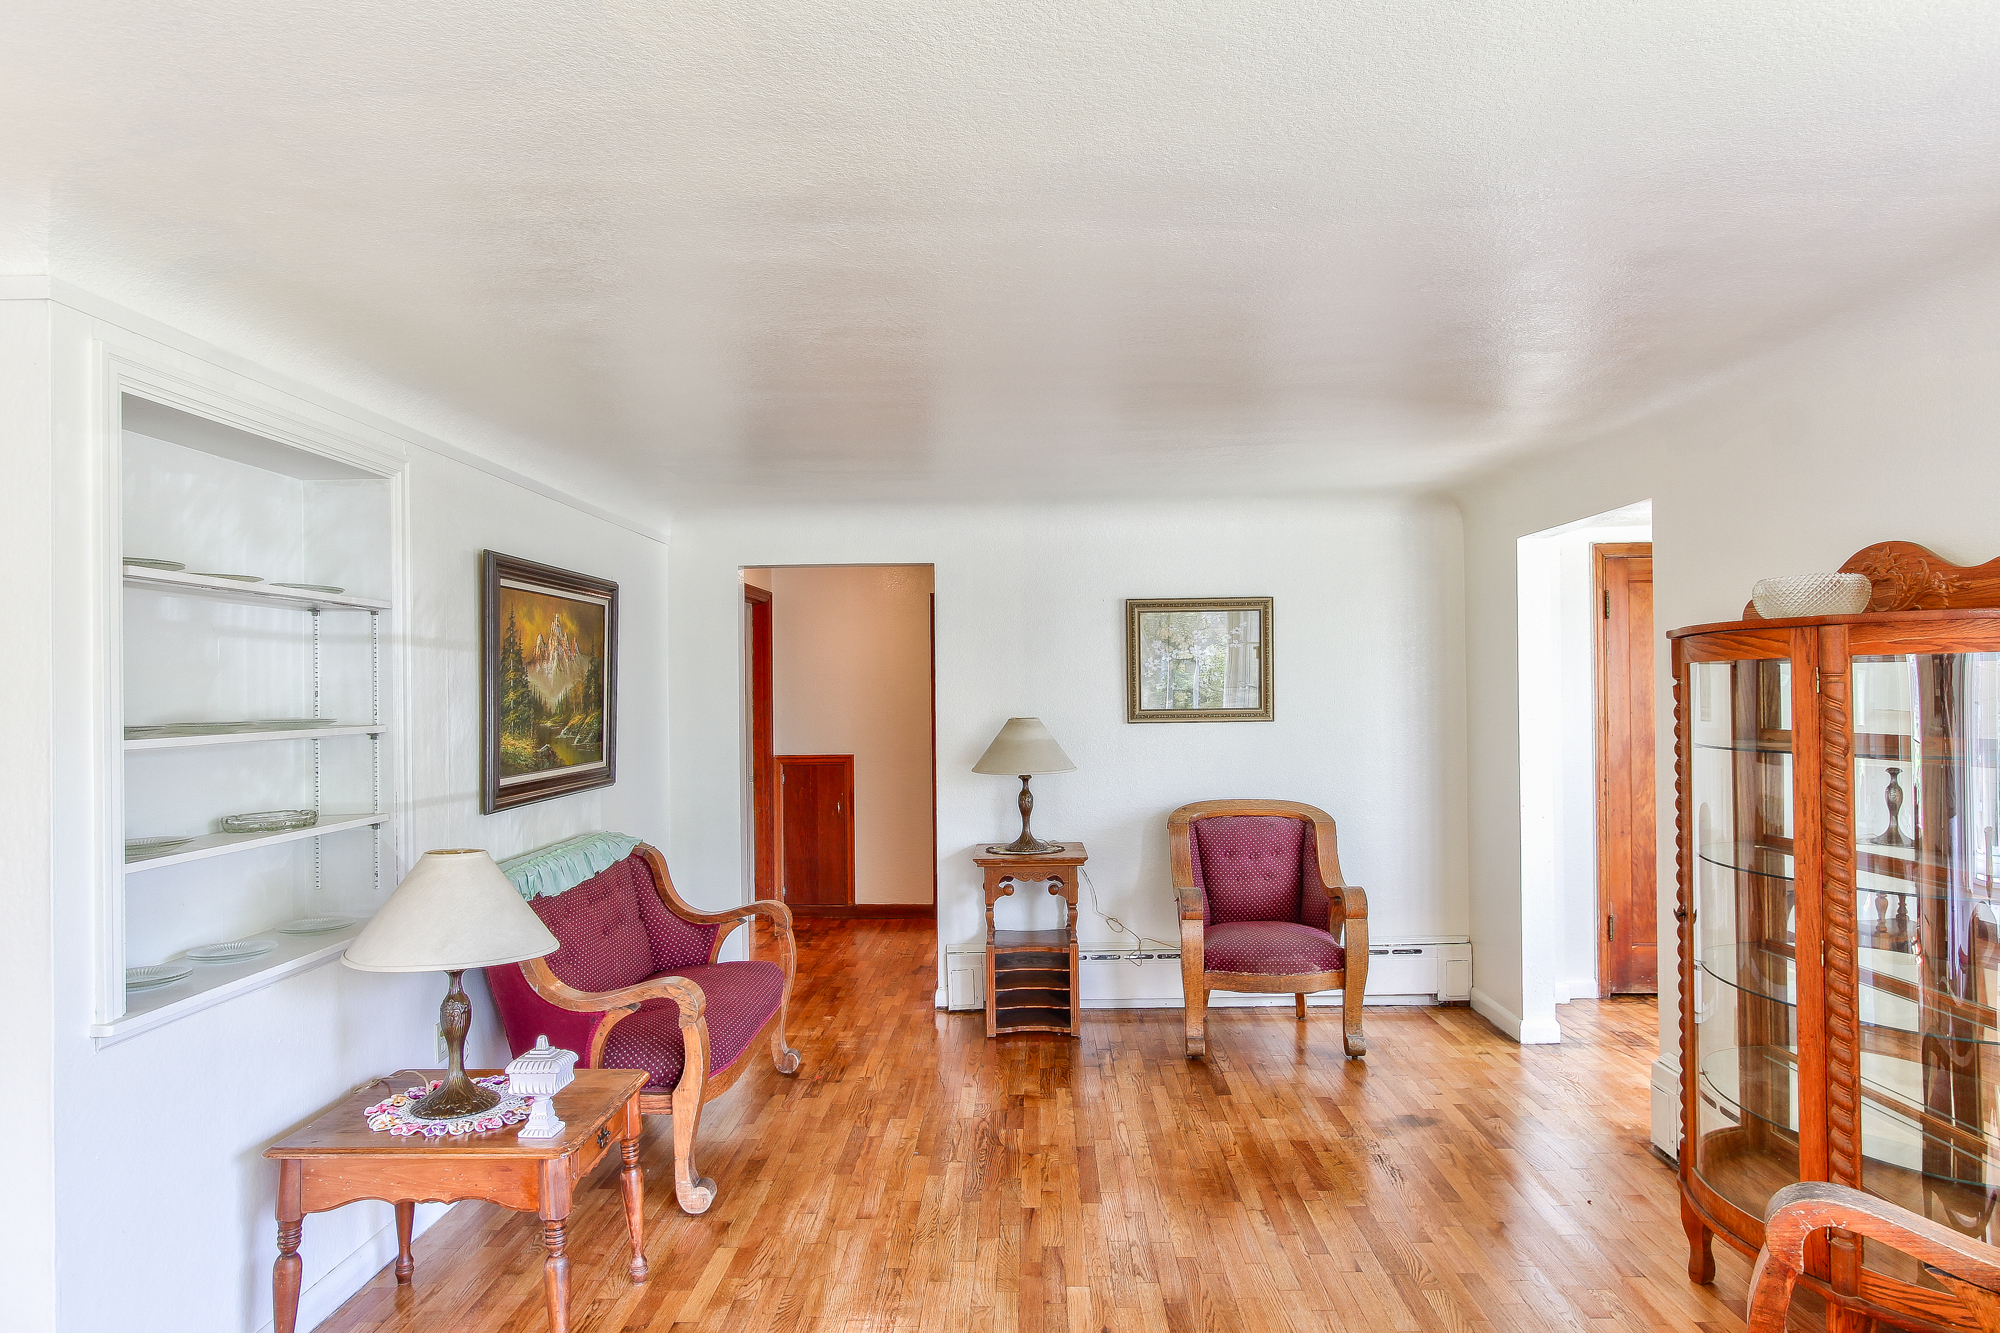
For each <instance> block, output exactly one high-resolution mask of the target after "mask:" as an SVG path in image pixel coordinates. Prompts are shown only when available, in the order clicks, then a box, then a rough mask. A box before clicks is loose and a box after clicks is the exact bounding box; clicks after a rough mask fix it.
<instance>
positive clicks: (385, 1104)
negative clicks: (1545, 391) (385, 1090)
mask: <svg viewBox="0 0 2000 1333" xmlns="http://www.w3.org/2000/svg"><path fill="white" fill-rule="evenodd" d="M443 1081H444V1080H443V1079H436V1080H433V1081H432V1082H430V1083H428V1084H419V1085H417V1086H416V1087H414V1088H410V1089H408V1090H406V1091H403V1092H392V1093H390V1094H389V1095H388V1096H387V1097H385V1098H383V1099H382V1100H381V1101H379V1102H377V1103H375V1105H373V1106H371V1107H369V1108H367V1109H366V1110H365V1111H363V1112H362V1114H363V1115H365V1116H367V1117H368V1128H370V1129H372V1130H375V1131H377V1132H379V1133H387V1134H421V1135H423V1136H424V1137H425V1138H427V1139H435V1138H442V1137H443V1136H445V1135H447V1134H450V1135H453V1136H457V1135H460V1134H478V1133H481V1132H482V1131H484V1130H489V1129H501V1128H504V1127H505V1126H507V1125H518V1124H520V1123H521V1122H522V1121H523V1120H526V1119H527V1118H528V1099H527V1098H526V1097H516V1096H514V1095H513V1094H512V1093H510V1092H508V1091H507V1076H506V1075H505V1074H489V1075H487V1076H486V1077H485V1078H476V1079H474V1080H472V1081H473V1082H474V1083H477V1084H478V1085H479V1086H480V1087H482V1088H491V1089H493V1091H495V1092H497V1093H499V1094H500V1104H499V1105H498V1106H495V1107H493V1108H492V1109H491V1110H486V1111H481V1112H479V1113H478V1114H477V1115H462V1116H459V1117H458V1118H457V1119H456V1120H419V1119H418V1118H417V1117H416V1116H413V1115H411V1114H410V1104H411V1103H412V1102H415V1101H416V1100H417V1099H418V1098H420V1097H423V1096H425V1095H426V1094H428V1093H429V1092H430V1091H431V1090H432V1089H433V1088H436V1087H437V1086H439V1084H441V1083H443Z"/></svg>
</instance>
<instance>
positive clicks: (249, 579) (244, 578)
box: [188, 569, 264, 583]
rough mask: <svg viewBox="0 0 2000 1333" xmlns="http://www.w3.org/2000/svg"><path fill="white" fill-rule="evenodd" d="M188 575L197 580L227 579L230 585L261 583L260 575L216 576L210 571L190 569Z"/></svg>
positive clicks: (261, 576) (216, 574) (262, 579)
mask: <svg viewBox="0 0 2000 1333" xmlns="http://www.w3.org/2000/svg"><path fill="white" fill-rule="evenodd" d="M188 573H190V574H192V575H194V576H195V577H196V578H198V579H228V580H230V581H231V582H232V583H262V582H263V581H264V576H263V575H262V574H218V573H216V572H215V571H214V570H212V569H191V570H189V571H188Z"/></svg>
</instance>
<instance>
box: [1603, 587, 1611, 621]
mask: <svg viewBox="0 0 2000 1333" xmlns="http://www.w3.org/2000/svg"><path fill="white" fill-rule="evenodd" d="M1604 618H1605V619H1606V620H1609V619H1611V589H1609V588H1606V589H1605V590H1604Z"/></svg>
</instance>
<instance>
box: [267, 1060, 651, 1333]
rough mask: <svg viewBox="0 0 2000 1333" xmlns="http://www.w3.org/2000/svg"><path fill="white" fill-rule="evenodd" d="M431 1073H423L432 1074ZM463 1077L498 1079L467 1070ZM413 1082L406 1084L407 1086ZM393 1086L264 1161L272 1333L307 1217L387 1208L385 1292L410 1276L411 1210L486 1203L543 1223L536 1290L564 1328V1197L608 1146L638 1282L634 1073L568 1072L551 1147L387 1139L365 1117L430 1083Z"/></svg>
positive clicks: (288, 1313) (494, 1140)
mask: <svg viewBox="0 0 2000 1333" xmlns="http://www.w3.org/2000/svg"><path fill="white" fill-rule="evenodd" d="M435 1072H437V1071H433V1073H435ZM468 1072H470V1073H472V1074H473V1076H474V1077H481V1076H484V1075H487V1074H497V1073H500V1072H501V1071H500V1070H497V1069H482V1070H472V1071H468ZM412 1075H414V1077H411V1076H412ZM399 1077H401V1078H408V1079H409V1081H408V1082H397V1081H396V1080H390V1081H388V1082H387V1083H383V1082H376V1083H373V1084H370V1085H369V1086H368V1087H366V1088H363V1089H361V1090H360V1091H359V1092H355V1093H351V1094H349V1096H348V1097H347V1098H346V1100H344V1101H342V1102H341V1103H340V1104H339V1105H337V1106H335V1107H333V1108H332V1109H331V1110H329V1111H327V1112H326V1113H325V1114H323V1115H321V1116H320V1117H319V1118H318V1119H317V1120H315V1121H313V1122H312V1123H311V1124H309V1125H307V1126H306V1127H305V1128H304V1129H301V1130H299V1131H298V1132H297V1133H295V1134H290V1135H287V1136H286V1137H285V1138H284V1139H283V1140H282V1141H280V1142H278V1143H276V1144H274V1145H272V1146H271V1147H269V1148H266V1149H265V1150H264V1156H266V1157H269V1158H272V1159H273V1160H275V1161H276V1162H277V1163H278V1172H279V1174H278V1262H277V1265H276V1266H275V1267H274V1268H273V1269H272V1273H271V1295H272V1304H273V1306H274V1307H275V1309H274V1316H275V1321H276V1325H277V1329H276V1333H294V1330H295V1328H296V1327H297V1324H298V1318H299V1270H300V1268H301V1267H302V1266H303V1264H302V1261H301V1260H300V1259H299V1234H300V1232H301V1231H302V1230H303V1229H304V1219H305V1215H306V1214H307V1213H323V1212H326V1211H327V1210H328V1209H332V1208H338V1207H340V1206H341V1205H342V1204H348V1203H353V1202H355V1201H356V1200H358V1199H383V1200H386V1201H388V1202H390V1203H393V1204H395V1205H396V1281H398V1282H408V1281H409V1280H410V1275H411V1274H412V1273H413V1272H414V1271H415V1270H416V1265H415V1263H414V1262H413V1261H412V1260H411V1258H410V1224H411V1222H412V1221H413V1220H414V1218H415V1215H416V1207H417V1205H418V1204H419V1203H455V1202H457V1201H458V1200H460V1199H487V1200H490V1201H491V1202H493V1203H497V1204H499V1205H500V1206H501V1207H503V1208H516V1209H519V1210H521V1211H523V1212H526V1211H528V1210H530V1209H532V1210H534V1211H535V1212H536V1213H537V1214H539V1215H540V1217H541V1219H542V1245H543V1247H544V1248H545V1249H546V1250H547V1251H548V1255H547V1257H546V1258H545V1259H544V1260H543V1261H542V1284H543V1286H544V1288H545V1289H546V1290H547V1292H548V1298H549V1327H550V1328H552V1329H554V1330H555V1333H568V1329H569V1256H568V1255H567V1254H566V1253H565V1252H564V1229H565V1224H566V1223H567V1221H568V1219H569V1211H570V1198H571V1195H572V1193H573V1192H574V1191H575V1189H576V1187H577V1185H579V1184H580V1183H581V1182H582V1181H583V1179H584V1177H585V1176H587V1175H589V1174H590V1170H591V1168H592V1167H594V1166H596V1165H597V1163H598V1162H599V1161H600V1160H601V1159H602V1158H603V1156H604V1154H605V1153H606V1152H607V1151H609V1150H610V1146H611V1143H612V1141H613V1140H614V1139H616V1140H617V1141H618V1147H619V1152H620V1153H621V1154H622V1155H623V1157H624V1163H625V1164H624V1168H623V1170H624V1175H625V1221H626V1224H627V1226H629V1227H630V1229H631V1232H632V1262H631V1264H630V1265H629V1266H628V1267H627V1270H626V1271H627V1272H629V1273H630V1274H631V1275H632V1280H633V1281H634V1282H643V1281H645V1280H646V1250H645V1234H644V1230H643V1227H644V1223H643V1221H642V1209H643V1207H644V1204H645V1184H644V1180H643V1178H642V1176H641V1175H640V1172H639V1131H640V1121H639V1089H641V1088H643V1087H644V1086H645V1085H646V1074H645V1072H644V1071H642V1070H637V1069H579V1070H577V1071H576V1081H575V1082H574V1083H572V1084H570V1085H569V1086H568V1087H567V1088H564V1089H563V1090H562V1091H561V1092H559V1093H557V1094H556V1099H555V1100H556V1108H555V1109H556V1115H557V1116H558V1117H559V1118H560V1119H562V1120H563V1121H565V1122H566V1124H565V1127H564V1129H563V1133H562V1137H561V1138H559V1139H546V1140H540V1141H537V1140H529V1141H528V1142H525V1143H524V1142H522V1141H521V1139H520V1137H519V1136H520V1126H519V1125H509V1126H508V1127H507V1128H505V1129H496V1130H489V1131H488V1132H486V1133H484V1134H466V1135H462V1136H460V1137H458V1138H450V1137H443V1138H435V1139H427V1138H423V1137H421V1136H414V1135H413V1136H410V1137H406V1138H398V1137H397V1136H395V1135H393V1134H387V1133H380V1134H378V1133H376V1132H375V1131H374V1130H371V1129H369V1128H368V1120H367V1117H366V1116H364V1115H363V1114H362V1110H363V1108H365V1107H369V1106H373V1105H374V1104H375V1103H376V1102H379V1101H381V1100H382V1099H383V1098H384V1097H386V1096H388V1095H389V1093H390V1092H400V1091H401V1090H402V1089H403V1088H404V1087H412V1086H415V1083H416V1080H417V1079H418V1078H427V1077H430V1075H426V1074H423V1073H421V1072H420V1071H405V1073H404V1074H403V1075H399Z"/></svg>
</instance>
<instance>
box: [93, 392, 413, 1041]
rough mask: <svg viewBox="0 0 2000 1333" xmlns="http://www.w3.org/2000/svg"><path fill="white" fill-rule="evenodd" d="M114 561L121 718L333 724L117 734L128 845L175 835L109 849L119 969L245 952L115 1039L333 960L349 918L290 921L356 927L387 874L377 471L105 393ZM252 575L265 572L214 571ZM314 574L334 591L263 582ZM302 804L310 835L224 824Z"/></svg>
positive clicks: (146, 1003) (106, 1036) (105, 1026)
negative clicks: (165, 843) (115, 412)
mask: <svg viewBox="0 0 2000 1333" xmlns="http://www.w3.org/2000/svg"><path fill="white" fill-rule="evenodd" d="M120 404H121V409H122V418H123V419H122V421H121V427H122V429H121V431H120V436H119V438H120V449H119V456H120V481H121V485H122V492H123V493H122V496H121V501H120V509H121V514H122V519H121V522H122V529H123V532H122V541H123V552H122V554H123V557H124V558H127V559H129V558H133V557H140V558H151V559H158V560H171V561H178V562H180V563H182V564H183V565H185V566H186V568H185V569H184V570H181V571H170V570H158V569H151V568H145V567H140V566H133V565H122V567H121V573H122V582H123V591H122V597H123V618H122V626H121V629H122V644H123V662H122V677H123V680H122V689H121V697H122V704H123V718H122V723H121V726H122V727H134V726H147V725H156V724H163V723H183V722H244V721H255V720H260V719H264V720H270V719H300V718H315V719H337V720H338V724H339V725H337V726H332V727H322V728H313V729H310V730H288V729H286V728H285V727H283V726H279V725H272V726H268V727H263V728H260V729H258V730H256V731H252V732H237V733H232V734H224V735H209V736H192V737H191V736H168V737H159V736H144V735H142V736H140V737H137V738H130V739H127V740H126V741H125V742H124V762H123V773H122V784H121V793H120V794H121V797H122V799H121V800H120V801H118V802H114V807H116V808H122V810H123V824H124V829H123V837H124V838H143V837H151V836H164V835H174V836H192V838H193V841H191V842H189V843H187V844H185V845H184V846H180V847H177V848H173V849H171V850H168V851H165V852H158V853H151V854H148V853H132V852H127V853H126V855H125V860H124V865H123V866H122V872H123V874H122V879H123V884H122V893H114V895H113V901H114V902H118V903H120V904H121V905H122V916H121V924H122V930H121V931H119V932H117V935H115V936H114V938H116V937H117V936H122V939H123V952H124V958H123V961H122V962H121V963H120V964H119V967H118V973H119V975H120V976H121V977H122V973H123V968H124V967H129V966H139V965H143V964H151V963H172V962H181V961H186V960H185V957H184V955H185V953H186V951H187V950H188V949H190V948H193V947H196V946H199V945H202V944H209V943H217V942H223V941H230V940H239V939H246V938H255V939H265V940H270V941H272V942H273V943H274V944H275V946H276V947H275V948H273V949H272V950H271V951H270V952H269V953H266V954H264V955H262V956H261V957H258V958H254V959H248V960H245V961H243V962H238V963H232V964H220V965H218V964H204V963H196V964H193V967H194V972H193V974H192V975H191V976H189V977H188V978H187V979H186V980H184V981H179V982H175V983H173V984H171V985H168V986H164V987H160V988H157V989H127V990H126V991H125V994H124V1003H123V1005H122V1010H121V1008H120V1006H116V1005H113V1006H111V1007H110V1008H111V1010H112V1012H110V1013H107V1014H105V1015H104V1016H103V1021H101V1022H99V1023H97V1024H95V1025H94V1026H93V1028H92V1035H93V1036H96V1037H97V1038H99V1039H100V1040H121V1039H123V1038H126V1037H129V1036H132V1035H135V1034H137V1033H139V1032H142V1031H146V1030H148V1029H151V1028H154V1027H158V1026H159V1025H161V1024H162V1023H166V1022H170V1021H172V1020H173V1019H175V1018H178V1017H180V1016H182V1015H184V1014H188V1013H193V1012H196V1011H198V1010H200V1009H204V1008H207V1007H209V1006H210V1005H213V1004H218V1003H221V1002H223V1001H224V1000H228V999H231V998H234V997H235V996H238V995H241V994H243V993H245V992H247V991H251V990H255V989H257V988H258V987H261V986H266V985H269V984H271V983H273V982H276V981H278V980H281V979H282V978H284V977H287V976H291V975H294V974H296V973H298V972H301V971H304V970H306V969H308V968H311V967H316V966H321V965H323V964H325V963H328V962H331V961H333V960H334V959H335V958H337V957H338V956H339V953H340V950H341V949H342V948H343V947H344V946H345V945H346V943H347V942H348V941H349V940H351V939H352V938H353V937H354V935H355V933H356V932H357V931H358V930H359V925H358V924H357V925H354V926H350V927H347V928H345V929H343V930H339V931H335V932H330V933H326V934H318V935H287V934H281V933H279V932H278V931H277V929H276V928H277V927H279V926H281V925H283V924H285V923H287V922H290V921H294V920H297V919H299V918H303V917H315V916H347V917H353V918H355V919H356V920H357V922H360V921H365V920H366V919H367V918H368V917H369V916H370V915H372V914H373V913H374V911H375V909H376V907H377V906H379V904H380V903H381V901H382V900H383V899H384V898H385V897H386V896H387V888H388V886H389V885H390V884H392V883H393V881H394V876H395V866H394V864H393V861H394V857H393V854H392V848H393V844H392V843H391V842H390V841H389V838H388V824H389V821H390V818H391V816H390V813H389V812H390V811H391V810H392V808H393V807H392V803H391V802H392V794H391V792H390V791H389V781H390V776H391V773H392V771H393V770H392V766H391V764H390V763H389V754H390V751H391V748H392V747H393V746H394V745H395V743H396V737H395V735H394V729H393V727H392V726H391V725H390V718H391V716H392V715H391V711H390V707H389V705H390V699H389V688H390V685H391V682H392V680H393V673H391V672H388V671H387V670H385V667H386V664H387V655H388V646H389V632H390V623H389V622H390V617H391V616H392V615H393V614H394V607H393V606H392V604H391V598H390V593H391V582H392V577H393V569H394V560H393V558H392V551H393V546H392V524H393V497H392V493H391V486H392V481H391V479H390V478H389V477H387V476H385V475H382V474H381V473H379V472H374V471H370V470H367V469H366V468H363V467H360V466H356V465H354V464H351V463H349V462H346V461H343V460H341V459H339V458H335V457H333V456H331V455H328V454H322V453H319V452H315V451H314V450H312V449H310V448H303V447H297V446H294V445H291V444H285V443H280V442H279V441H277V440H274V439H270V438H266V437H264V436H261V435H258V434H255V433H253V432H252V431H249V430H246V429H242V428H240V427H237V426H233V425H229V424H225V423H224V422H222V421H219V420H214V419H211V418H208V417H204V416H201V415H199V414H197V413H195V412H192V411H187V410H182V409H180V408H175V407H168V406H165V405H163V404H161V403H158V402H155V401H152V400H150V399H148V398H144V397H139V396H137V395H133V394H129V393H128V394H125V395H123V396H122V397H121V399H120ZM228 574H252V575H257V576H259V577H260V578H261V580H262V581H261V582H257V583H244V582H238V581H235V580H232V579H227V578H222V577H218V576H219V575H228ZM283 583H290V584H320V585H329V586H333V587H338V588H340V589H341V590H342V591H341V592H338V593H333V592H322V591H316V590H313V589H309V588H284V587H278V586H276V585H278V584H283ZM295 807H296V808H314V809H317V810H319V811H320V812H321V814H320V822H319V823H318V825H317V826H315V827H314V828H311V829H305V830H294V831H289V832H283V833H275V834H231V833H227V832H225V831H224V830H223V829H222V828H221V824H220V821H221V819H222V818H223V817H224V816H225V815H231V814H239V813H243V812H247V811H257V810H270V809H280V808H295Z"/></svg>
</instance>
